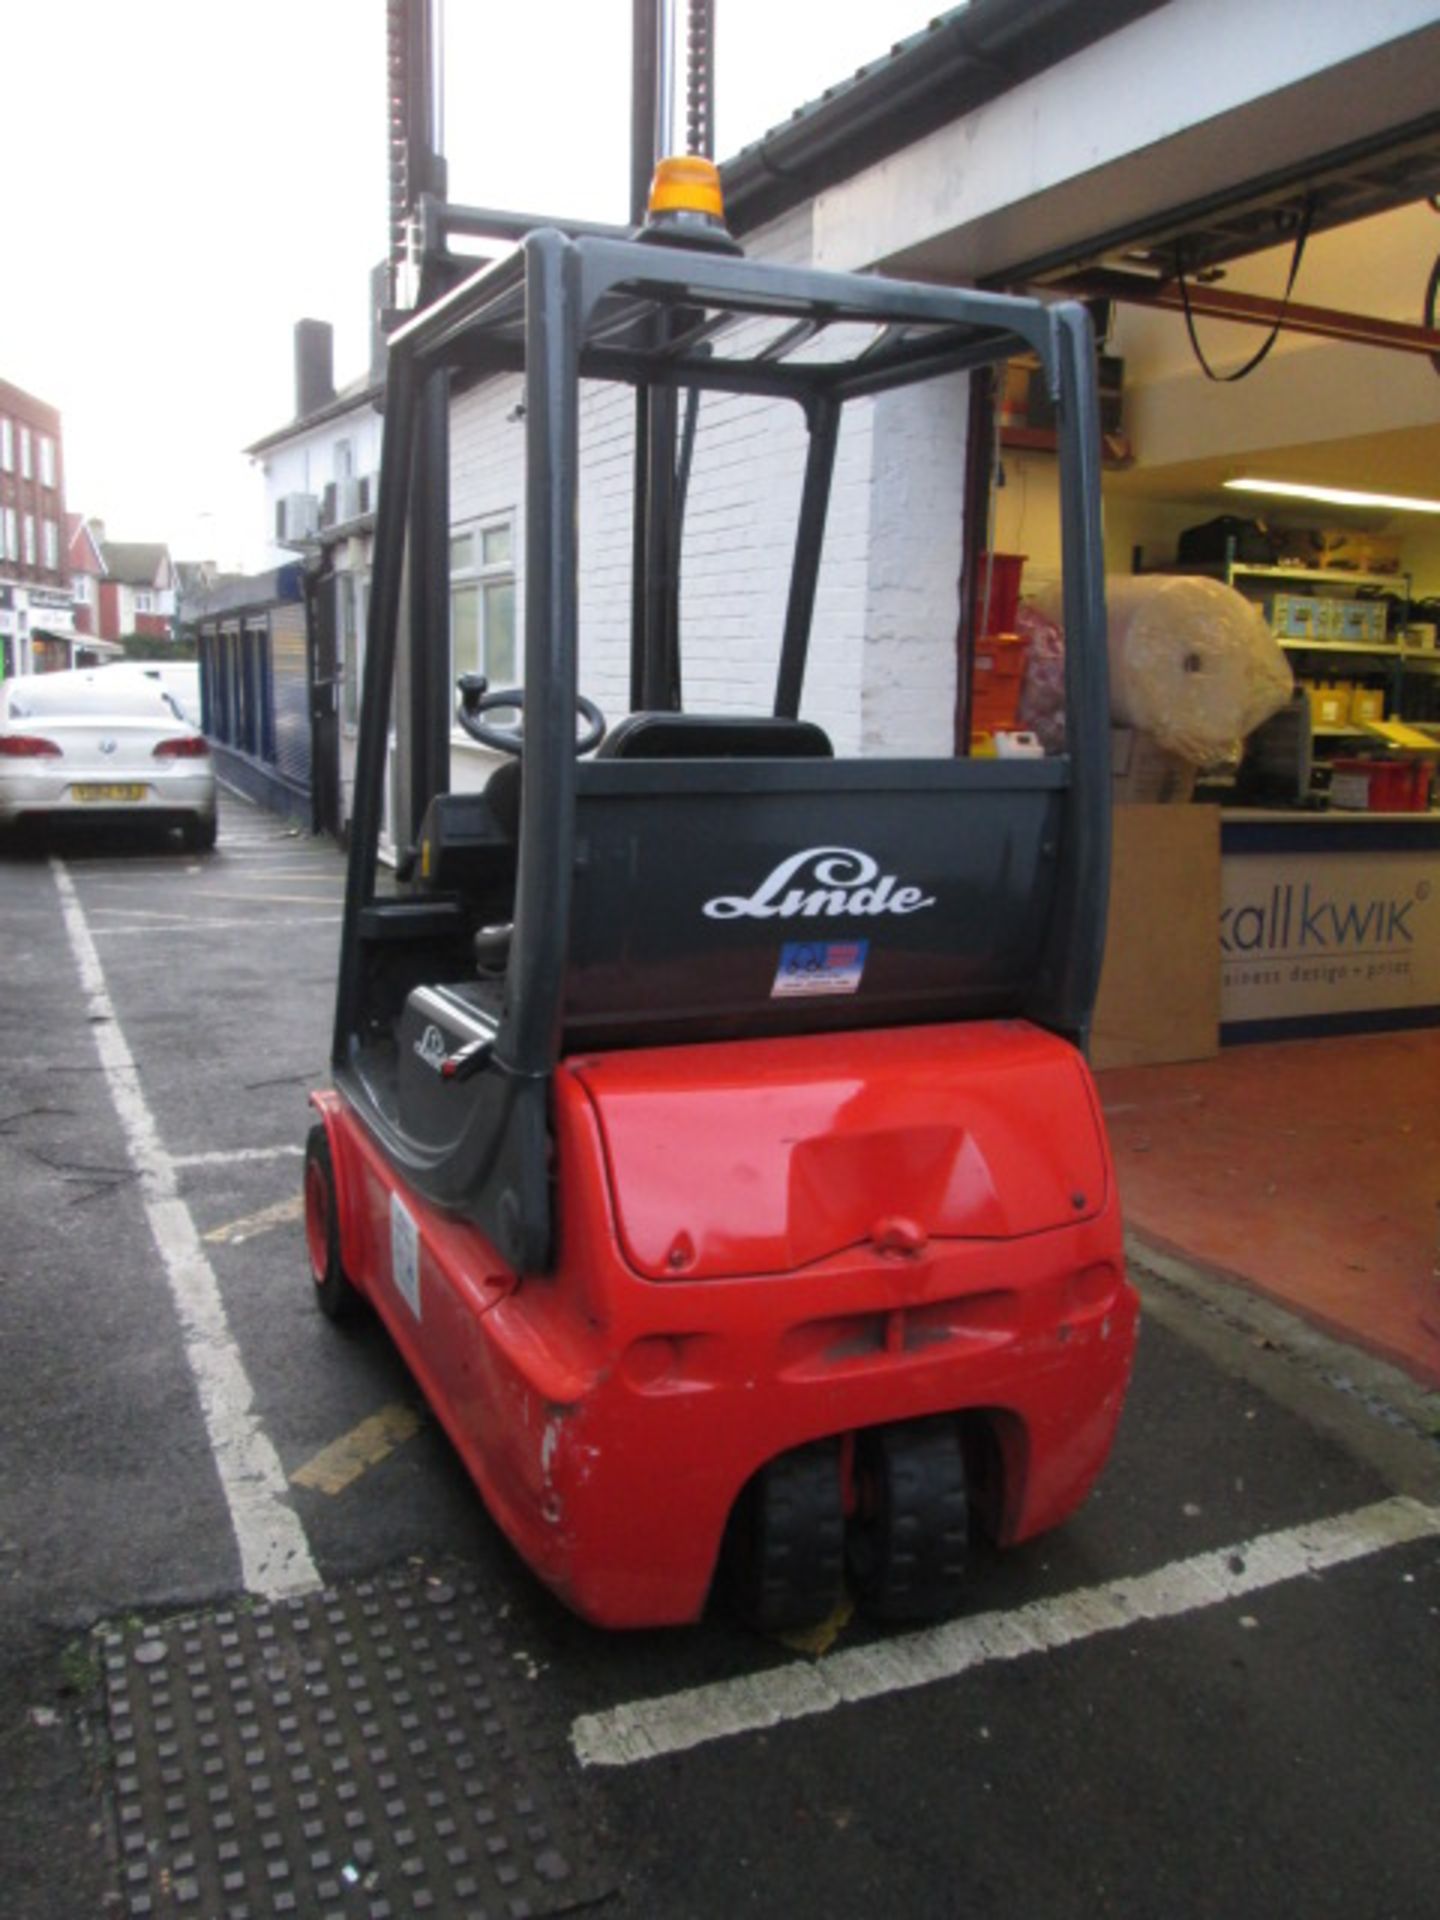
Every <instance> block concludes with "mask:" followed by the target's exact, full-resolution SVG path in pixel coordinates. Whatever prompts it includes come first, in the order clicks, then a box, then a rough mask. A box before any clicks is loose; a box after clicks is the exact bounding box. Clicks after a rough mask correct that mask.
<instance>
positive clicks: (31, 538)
mask: <svg viewBox="0 0 1440 1920" xmlns="http://www.w3.org/2000/svg"><path fill="white" fill-rule="evenodd" d="M22 432H23V428H22ZM20 524H21V527H22V528H23V530H24V534H25V551H24V553H23V554H22V556H21V558H22V559H23V560H24V562H25V565H26V566H27V567H33V566H34V564H35V516H34V514H33V513H27V514H26V515H25V517H24V518H23V520H22V521H21V523H20Z"/></svg>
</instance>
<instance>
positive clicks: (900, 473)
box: [861, 375, 970, 757]
mask: <svg viewBox="0 0 1440 1920" xmlns="http://www.w3.org/2000/svg"><path fill="white" fill-rule="evenodd" d="M969 391H970V389H969V381H968V379H966V378H965V377H964V376H953V375H952V376H951V377H950V378H949V379H946V380H931V381H927V382H926V383H925V384H924V385H923V386H919V387H903V388H900V389H899V390H898V391H896V392H894V393H887V394H882V395H881V396H880V398H879V399H878V400H877V401H876V402H875V429H874V459H873V466H872V471H871V476H870V479H871V485H870V541H869V573H868V581H867V592H866V601H865V653H864V665H863V667H862V669H861V677H862V689H861V711H862V729H861V751H862V753H866V754H883V753H898V754H920V755H935V756H937V757H940V756H945V755H948V754H951V753H953V752H954V750H955V744H954V743H955V725H954V723H955V630H956V625H957V622H958V618H959V610H960V602H959V593H958V589H957V584H956V581H957V575H958V573H959V561H960V525H961V521H962V519H963V517H964V501H965V431H966V423H967V420H968V417H969Z"/></svg>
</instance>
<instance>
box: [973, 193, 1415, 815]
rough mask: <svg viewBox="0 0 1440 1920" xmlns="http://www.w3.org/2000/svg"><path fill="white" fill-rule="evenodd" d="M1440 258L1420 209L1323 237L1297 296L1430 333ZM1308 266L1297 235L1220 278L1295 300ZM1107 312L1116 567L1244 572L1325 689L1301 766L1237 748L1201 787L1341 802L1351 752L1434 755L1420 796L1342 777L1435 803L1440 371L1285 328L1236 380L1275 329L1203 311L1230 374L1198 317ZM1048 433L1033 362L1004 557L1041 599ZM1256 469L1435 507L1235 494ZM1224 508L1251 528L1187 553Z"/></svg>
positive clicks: (1006, 507) (1020, 416) (1013, 389)
mask: <svg viewBox="0 0 1440 1920" xmlns="http://www.w3.org/2000/svg"><path fill="white" fill-rule="evenodd" d="M1437 256H1440V212H1437V210H1436V208H1435V206H1434V205H1433V204H1432V203H1431V202H1429V201H1428V200H1421V201H1418V202H1415V203H1412V204H1410V205H1407V206H1403V207H1399V208H1396V209H1393V210H1390V211H1387V212H1384V213H1380V214H1377V215H1375V216H1373V217H1371V218H1368V219H1365V220H1361V221H1357V222H1354V223H1352V224H1349V225H1345V226H1340V227H1336V228H1333V229H1331V230H1329V231H1325V232H1319V233H1315V234H1313V235H1311V236H1310V237H1309V238H1308V241H1307V244H1306V246H1305V249H1304V253H1303V260H1302V264H1301V267H1300V269H1299V272H1298V273H1297V275H1296V278H1295V284H1294V289H1293V295H1294V298H1295V300H1296V301H1303V303H1304V304H1305V306H1306V307H1307V308H1320V309H1325V310H1329V311H1333V312H1335V313H1337V314H1352V315H1353V314H1357V313H1363V314H1364V315H1366V316H1368V317H1370V318H1373V319H1379V320H1391V321H1397V322H1409V323H1412V324H1416V323H1419V322H1420V321H1421V320H1422V315H1423V312H1424V306H1425V299H1426V293H1427V283H1428V282H1429V280H1430V277H1431V274H1432V270H1433V269H1434V266H1435V262H1436V259H1437ZM1293 258H1294V246H1293V242H1291V241H1288V240H1287V242H1286V243H1285V244H1283V245H1280V246H1275V247H1270V248H1267V249H1264V250H1261V251H1258V252H1255V253H1252V254H1249V255H1247V256H1245V257H1243V258H1241V259H1238V260H1235V261H1233V262H1231V263H1230V264H1228V265H1226V266H1225V267H1223V268H1217V269H1214V270H1212V273H1211V275H1210V276H1209V279H1208V284H1219V285H1221V286H1223V288H1224V289H1226V290H1227V291H1229V292H1246V293H1255V294H1260V295H1264V296H1268V297H1269V298H1271V299H1273V300H1276V301H1281V300H1283V298H1284V296H1285V293H1286V287H1287V279H1288V276H1289V273H1290V269H1291V265H1292V261H1293ZM1097 312H1098V313H1099V314H1100V315H1101V317H1102V324H1104V325H1105V326H1106V338H1105V341H1104V345H1103V352H1104V359H1103V361H1102V383H1101V384H1102V416H1103V418H1102V425H1103V426H1104V428H1105V429H1106V431H1105V438H1104V448H1105V473H1104V507H1105V539H1106V563H1107V573H1108V574H1109V575H1110V576H1111V578H1112V579H1115V578H1119V577H1122V576H1132V575H1137V574H1151V573H1165V572H1169V571H1181V572H1188V573H1208V574H1209V575H1210V576H1211V577H1214V578H1219V579H1222V580H1227V581H1229V582H1230V583H1231V584H1232V585H1233V586H1234V587H1235V589H1236V590H1237V591H1239V592H1241V593H1243V594H1244V596H1245V597H1246V599H1248V600H1250V601H1252V602H1253V603H1254V604H1255V605H1256V607H1257V608H1259V610H1260V611H1261V613H1262V614H1263V616H1264V618H1265V621H1266V624H1267V625H1268V626H1269V627H1270V629H1271V631H1272V632H1273V633H1274V634H1275V637H1276V639H1277V642H1278V644H1279V646H1280V648H1281V650H1282V652H1283V654H1284V656H1285V658H1286V661H1287V663H1288V665H1289V667H1290V669H1291V672H1292V674H1293V677H1294V680H1295V683H1296V685H1297V687H1298V688H1300V689H1301V690H1302V691H1303V692H1304V693H1305V695H1306V702H1305V704H1306V705H1307V706H1308V711H1309V720H1310V725H1309V728H1308V730H1306V729H1303V728H1296V727H1293V726H1292V727H1291V728H1289V729H1288V730H1286V737H1285V740H1284V742H1283V752H1284V754H1285V755H1286V756H1287V757H1288V760H1289V765H1288V768H1287V766H1286V765H1285V764H1284V762H1283V761H1282V760H1280V759H1277V757H1276V755H1275V754H1274V752H1273V751H1272V754H1271V757H1270V761H1269V763H1268V764H1266V765H1265V766H1263V767H1257V766H1256V765H1255V764H1254V763H1255V761H1256V759H1257V747H1258V748H1259V749H1262V750H1263V749H1264V748H1265V747H1266V745H1267V744H1270V743H1269V742H1268V741H1267V739H1265V738H1262V739H1261V740H1260V741H1259V742H1258V743H1257V742H1253V741H1252V742H1251V743H1250V751H1249V753H1248V754H1247V756H1246V760H1247V762H1248V763H1249V764H1247V765H1245V766H1244V767H1243V768H1242V766H1241V765H1239V764H1226V760H1227V759H1228V758H1229V756H1221V758H1220V759H1219V760H1218V761H1216V762H1214V763H1212V764H1210V765H1208V766H1200V767H1196V768H1195V775H1196V780H1195V783H1194V784H1196V785H1198V788H1199V792H1200V797H1202V798H1207V799H1210V800H1214V801H1219V802H1221V803H1222V804H1224V803H1228V804H1236V803H1238V802H1241V801H1244V800H1246V799H1251V798H1259V799H1262V800H1263V801H1264V803H1265V804H1266V805H1267V806H1272V807H1284V806H1289V807H1292V808H1305V809H1324V808H1326V807H1327V806H1329V805H1330V804H1332V784H1333V781H1334V770H1335V767H1336V763H1337V762H1338V763H1339V764H1340V765H1341V766H1342V767H1346V766H1353V765H1354V764H1355V763H1356V762H1357V761H1360V762H1365V761H1370V760H1373V761H1374V762H1376V763H1377V765H1379V766H1382V767H1385V766H1390V765H1393V764H1395V763H1397V762H1405V761H1406V760H1407V757H1408V756H1414V757H1415V759H1417V760H1418V761H1419V762H1420V763H1421V771H1420V775H1419V777H1418V778H1417V779H1416V780H1415V781H1414V782H1412V783H1410V784H1408V785H1406V786H1405V787H1404V788H1403V791H1402V790H1401V788H1400V786H1398V785H1397V784H1396V783H1395V782H1393V781H1386V780H1384V779H1383V777H1382V776H1380V775H1377V776H1376V778H1375V781H1374V785H1375V793H1374V796H1373V803H1372V799H1371V795H1370V792H1369V785H1370V782H1368V781H1360V782H1357V781H1356V780H1355V779H1354V778H1353V777H1352V778H1350V779H1348V780H1347V779H1346V778H1344V777H1342V779H1341V782H1340V786H1339V789H1338V791H1337V792H1336V793H1335V794H1334V796H1333V804H1335V805H1336V806H1337V807H1341V806H1345V807H1350V808H1352V809H1353V810H1359V811H1384V812H1390V811H1402V810H1404V811H1420V810H1423V809H1424V807H1425V806H1427V805H1428V802H1429V784H1430V783H1429V782H1428V781H1427V780H1426V779H1425V777H1424V775H1425V767H1424V764H1423V763H1424V762H1425V761H1426V759H1427V758H1429V757H1431V756H1427V754H1426V753H1425V750H1424V749H1425V747H1426V746H1427V745H1433V744H1435V743H1440V649H1437V645H1436V641H1437V626H1440V363H1432V360H1431V358H1430V357H1429V356H1428V355H1427V354H1424V353H1420V352H1415V351H1404V350H1400V349H1398V348H1396V347H1392V346H1379V345H1365V344H1359V343H1357V342H1355V341H1352V340H1345V339H1327V338H1323V337H1317V336H1316V335H1314V334H1310V333H1300V332H1295V331H1291V330H1289V329H1288V328H1286V327H1282V328H1281V330H1280V331H1279V333H1278V334H1277V335H1276V336H1275V338H1274V341H1273V344H1272V345H1271V346H1270V349H1269V351H1268V353H1267V355H1266V357H1265V359H1264V360H1263V362H1262V363H1261V364H1260V365H1258V366H1256V367H1255V368H1254V370H1253V371H1252V372H1251V373H1249V374H1248V375H1246V376H1244V377H1242V378H1240V379H1233V380H1232V379H1227V378H1224V377H1223V376H1225V375H1228V374H1231V373H1233V372H1234V371H1235V370H1237V369H1238V368H1240V367H1242V366H1243V365H1244V363H1245V362H1246V361H1247V360H1248V359H1250V358H1251V356H1252V355H1253V354H1254V353H1255V351H1256V348H1257V346H1259V345H1261V344H1263V343H1264V340H1265V338H1266V334H1265V330H1264V329H1257V328H1256V327H1254V326H1251V325H1243V326H1242V325H1238V324H1236V323H1233V322H1230V321H1226V320H1222V319H1216V318H1213V317H1208V316H1203V317H1202V316H1197V317H1196V318H1195V320H1194V329H1195V333H1196V335H1197V336H1198V339H1199V344H1200V349H1201V351H1203V353H1204V355H1205V357H1206V360H1207V361H1208V363H1209V365H1210V367H1211V369H1212V370H1213V372H1214V373H1216V374H1218V375H1220V376H1222V377H1221V378H1219V379H1213V378H1210V377H1208V376H1207V373H1206V372H1205V370H1204V368H1203V367H1202V365H1201V364H1200V362H1199V360H1198V358H1197V354H1196V348H1195V346H1194V344H1193V343H1192V340H1191V337H1190V331H1189V329H1188V328H1187V324H1186V318H1185V316H1184V315H1183V314H1182V313H1176V312H1169V311H1158V310H1154V309H1150V308H1147V307H1144V306H1139V305H1130V304H1127V303H1124V302H1116V303H1114V304H1113V305H1106V304H1104V303H1101V304H1100V305H1099V306H1098V307H1097ZM1046 440H1047V431H1046V428H1045V426H1044V424H1043V396H1042V397H1040V400H1039V405H1038V406H1037V396H1035V394H1034V393H1033V389H1032V387H1031V384H1030V382H1029V380H1028V378H1027V373H1026V370H1025V369H1024V368H1023V367H1017V368H1013V369H1012V371H1011V378H1010V381H1009V382H1008V384H1007V391H1006V393H1005V395H1004V397H1003V399H1002V402H1001V406H1000V418H999V432H998V441H999V476H998V477H999V482H1000V484H999V486H998V488H997V490H996V494H995V521H994V535H993V550H994V551H995V552H996V553H998V554H1006V555H1014V556H1024V566H1023V571H1022V575H1021V593H1022V595H1023V596H1024V597H1025V598H1027V599H1032V600H1040V601H1043V600H1044V597H1045V595H1046V592H1047V590H1049V589H1050V588H1052V587H1053V586H1054V584H1055V583H1056V582H1057V580H1058V572H1059V556H1058V533H1057V529H1058V513H1057V506H1056V484H1057V482H1056V473H1055V461H1054V458H1053V455H1051V454H1050V453H1049V452H1048V451H1047V450H1046ZM1242 480H1248V481H1253V482H1257V483H1261V484H1262V485H1263V484H1264V483H1267V482H1274V483H1278V484H1280V485H1296V486H1312V487H1321V488H1331V489H1338V490H1343V491H1348V492H1355V493H1360V494H1370V495H1376V496H1390V497H1392V498H1408V499H1414V500H1417V501H1421V502H1426V503H1428V510H1423V509H1422V508H1420V507H1416V508H1412V509H1403V508H1397V507H1395V506H1392V505H1386V504H1382V503H1380V502H1375V503H1367V502H1364V501H1361V502H1357V503H1354V504H1345V503H1341V502H1336V501H1311V500H1306V499H1304V498H1297V497H1294V496H1291V495H1287V494H1285V493H1282V492H1269V491H1253V492H1252V491H1238V490H1235V489H1234V486H1233V483H1234V482H1236V481H1242ZM1222 519H1229V520H1233V521H1235V522H1237V523H1239V524H1240V526H1242V527H1243V528H1244V529H1245V531H1244V532H1243V533H1241V534H1240V535H1239V537H1238V538H1237V539H1235V541H1234V542H1233V544H1232V546H1231V548H1230V551H1229V552H1228V553H1227V551H1226V549H1225V543H1224V541H1223V539H1222V538H1221V536H1220V535H1219V533H1218V531H1217V532H1216V533H1215V534H1214V535H1212V538H1211V543H1210V548H1209V558H1208V559H1206V560H1198V559H1194V558H1187V557H1186V553H1185V540H1184V536H1185V535H1186V533H1187V530H1197V529H1200V528H1202V527H1205V526H1207V525H1212V526H1213V524H1214V523H1215V522H1217V521H1220V520H1222ZM1257 523H1258V524H1257ZM1252 526H1253V527H1255V529H1256V530H1255V531H1251V528H1252ZM1195 537H1196V536H1195V534H1194V533H1193V532H1192V534H1191V539H1192V541H1193V540H1194V539H1195ZM1385 722H1392V723H1393V722H1403V723H1405V726H1406V732H1405V734H1404V735H1402V736H1400V739H1399V740H1398V741H1397V740H1396V739H1393V738H1392V739H1387V738H1386V737H1385V736H1384V735H1383V733H1381V732H1378V731H1377V730H1376V723H1385ZM1280 731H1281V730H1280V729H1279V728H1272V729H1267V734H1276V735H1278V734H1279V733H1280ZM1417 731H1418V732H1419V733H1420V734H1422V735H1424V736H1428V738H1427V739H1423V740H1422V739H1417V738H1415V737H1414V736H1415V733H1416V732H1417ZM1287 771H1288V772H1289V773H1290V774H1292V775H1293V779H1292V780H1291V782H1290V783H1289V784H1288V785H1287V781H1286V774H1287ZM1292 789H1293V790H1292ZM1117 797H1121V798H1125V797H1132V798H1137V799H1139V798H1151V797H1154V798H1164V797H1170V796H1169V795H1168V794H1162V793H1153V794H1152V793H1150V792H1144V793H1142V792H1136V793H1135V794H1133V795H1126V794H1123V793H1122V794H1120V795H1119V796H1117ZM1357 801H1358V803H1359V805H1358V806H1355V803H1356V802H1357Z"/></svg>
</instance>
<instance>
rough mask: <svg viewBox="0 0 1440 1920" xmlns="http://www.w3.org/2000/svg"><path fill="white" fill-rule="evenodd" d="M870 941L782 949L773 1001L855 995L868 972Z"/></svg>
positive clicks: (817, 943) (791, 944)
mask: <svg viewBox="0 0 1440 1920" xmlns="http://www.w3.org/2000/svg"><path fill="white" fill-rule="evenodd" d="M869 951H870V942H869V941H868V940H844V941H823V940H793V941H790V942H787V944H786V945H785V946H783V947H782V948H781V949H780V968H779V971H778V972H777V973H776V975H775V984H774V986H773V987H772V988H771V989H770V998H771V999H772V1000H785V999H793V998H794V997H795V996H796V995H797V994H822V993H855V992H857V991H858V990H859V986H860V976H861V974H862V973H863V972H864V971H865V956H866V954H867V953H868V952H869Z"/></svg>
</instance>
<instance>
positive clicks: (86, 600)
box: [70, 573, 90, 607]
mask: <svg viewBox="0 0 1440 1920" xmlns="http://www.w3.org/2000/svg"><path fill="white" fill-rule="evenodd" d="M70 597H71V599H72V600H73V601H74V602H75V604H76V606H77V607H88V606H89V604H90V576H89V574H88V573H72V574H71V576H70Z"/></svg>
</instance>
